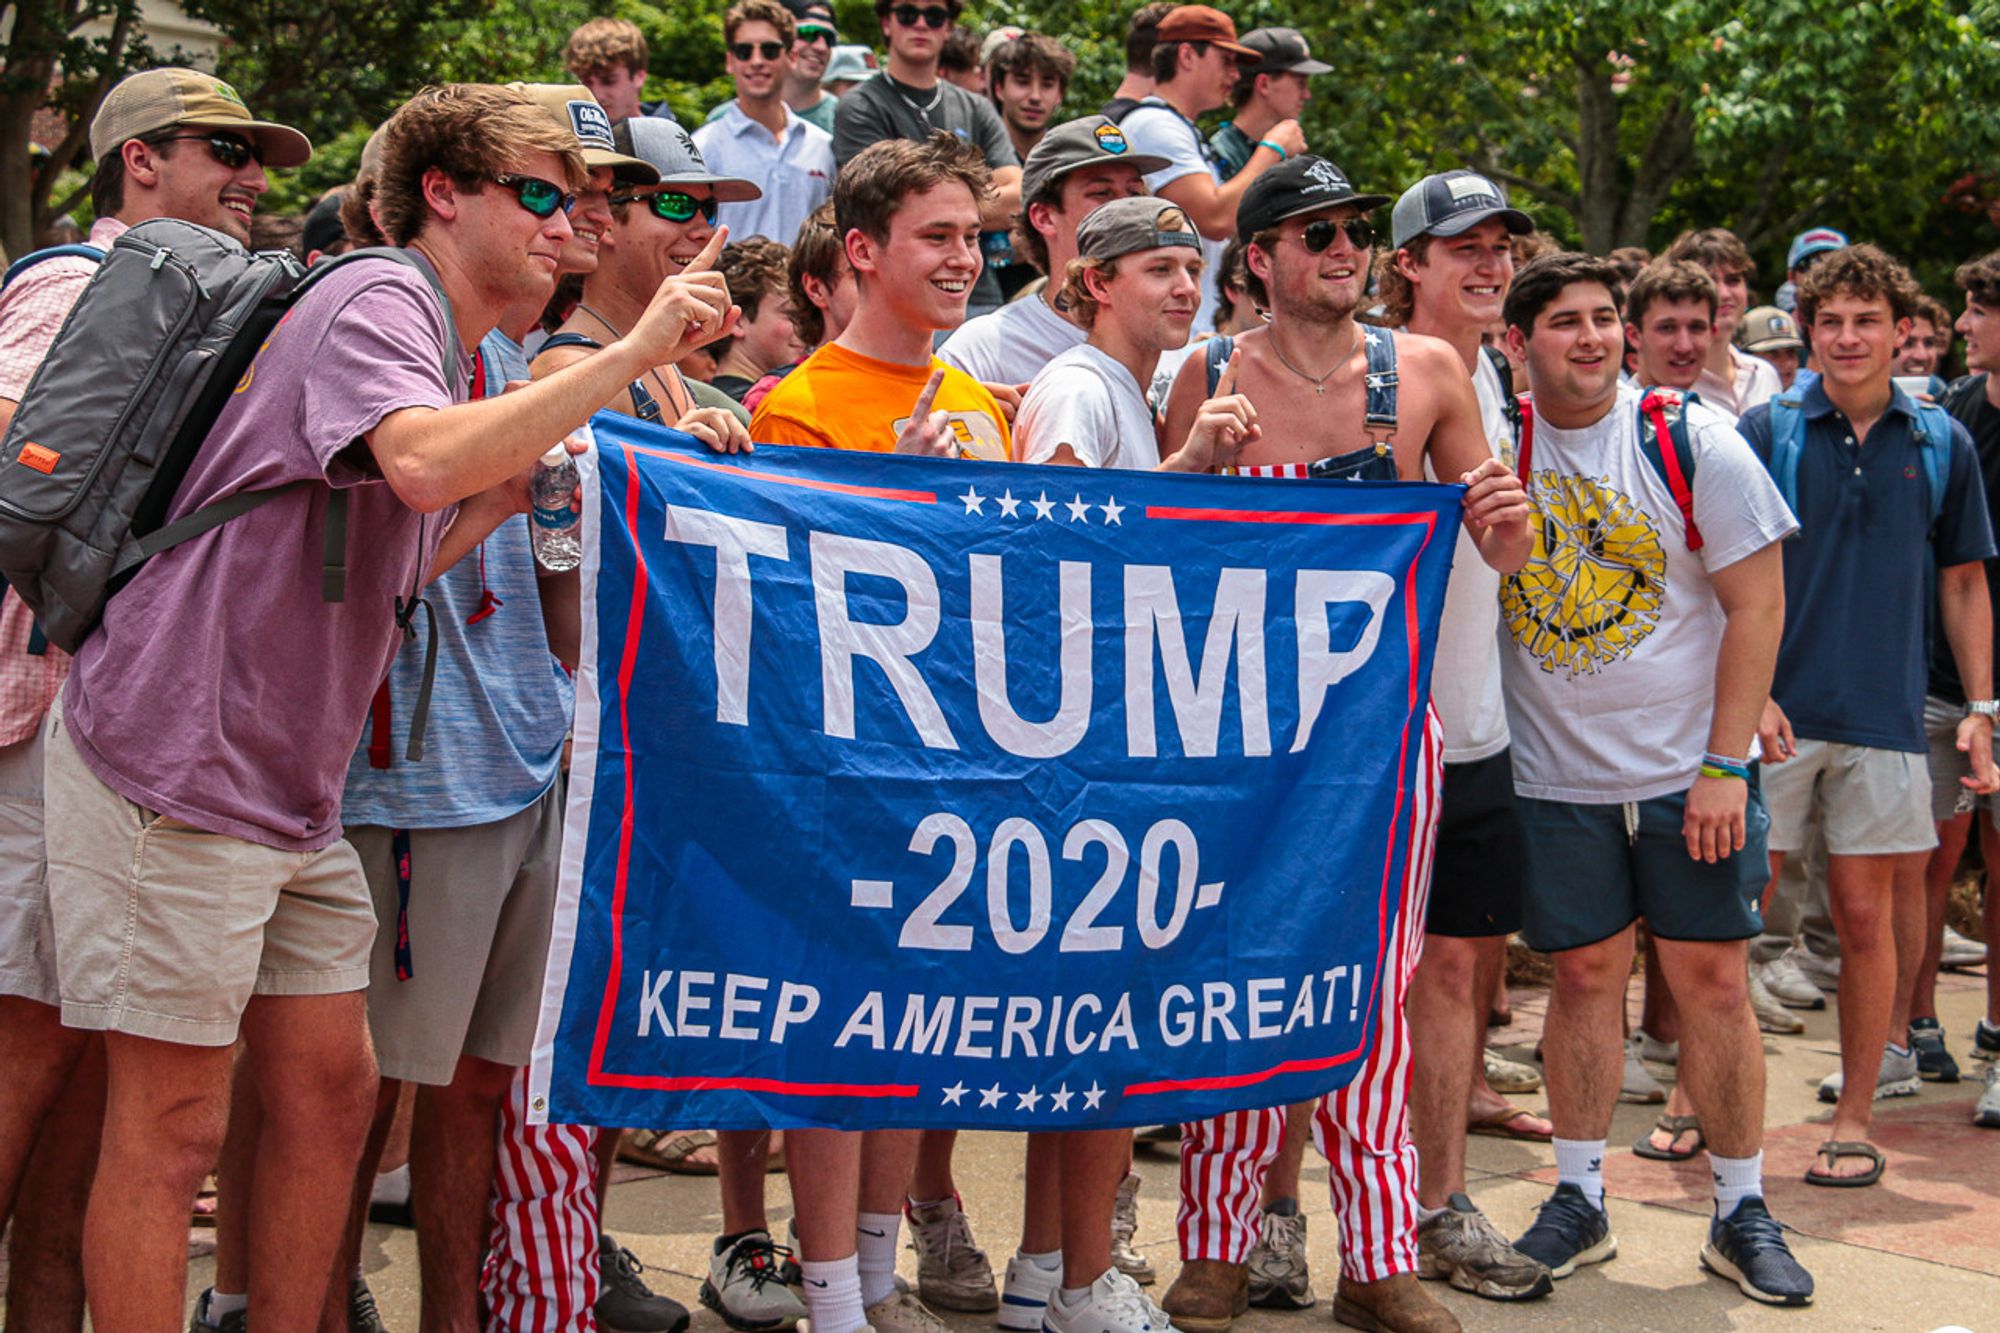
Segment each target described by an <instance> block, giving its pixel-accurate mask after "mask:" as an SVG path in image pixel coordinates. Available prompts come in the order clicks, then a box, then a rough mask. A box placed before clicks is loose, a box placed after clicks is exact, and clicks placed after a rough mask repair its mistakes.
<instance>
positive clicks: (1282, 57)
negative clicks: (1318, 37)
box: [1243, 28, 1333, 74]
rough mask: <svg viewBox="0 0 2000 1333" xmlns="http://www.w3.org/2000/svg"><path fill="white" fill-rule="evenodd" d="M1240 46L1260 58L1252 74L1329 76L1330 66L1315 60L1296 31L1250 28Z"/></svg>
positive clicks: (1331, 71)
mask: <svg viewBox="0 0 2000 1333" xmlns="http://www.w3.org/2000/svg"><path fill="white" fill-rule="evenodd" d="M1243 44H1244V45H1245V46H1248V47H1252V48H1254V49H1255V50H1256V51H1257V53H1258V54H1259V55H1261V56H1263V57H1264V58H1263V60H1262V61H1260V62H1259V63H1258V65H1257V68H1256V69H1255V70H1252V71H1250V72H1251V73H1255V74H1331V73H1333V66H1331V65H1329V64H1327V63H1325V62H1324V61H1319V60H1314V59H1313V56H1312V48H1311V47H1310V46H1307V45H1306V38H1305V34H1304V33H1302V32H1300V31H1299V30H1298V29H1297V28H1252V29H1251V30H1250V31H1248V32H1246V33H1244V34H1243Z"/></svg>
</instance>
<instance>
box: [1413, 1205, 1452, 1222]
mask: <svg viewBox="0 0 2000 1333" xmlns="http://www.w3.org/2000/svg"><path fill="white" fill-rule="evenodd" d="M1450 1211H1451V1209H1449V1208H1426V1207H1424V1206H1423V1205H1422V1204H1418V1205H1417V1221H1419V1222H1428V1221H1430V1220H1431V1219H1432V1218H1433V1217H1437V1216H1438V1215H1440V1214H1442V1213H1448V1212H1450Z"/></svg>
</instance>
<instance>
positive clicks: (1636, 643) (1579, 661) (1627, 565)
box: [1500, 386, 1798, 805]
mask: <svg viewBox="0 0 2000 1333" xmlns="http://www.w3.org/2000/svg"><path fill="white" fill-rule="evenodd" d="M1638 403H1639V391H1638V390H1637V389H1633V388H1629V387H1625V386H1620V388H1619V390H1618V398H1617V401H1616V402H1615V403H1614V404H1613V405H1612V408H1611V410H1610V411H1609V412H1608V413H1607V414H1606V415H1605V416H1604V417H1602V418H1600V419H1599V420H1598V421H1597V422H1596V423H1595V424H1594V425H1591V426H1587V427H1584V428H1583V429H1580V430H1558V429H1556V428H1555V427H1553V426H1550V425H1549V424H1548V423H1547V422H1545V421H1537V422H1535V425H1534V434H1533V438H1532V442H1531V445H1530V449H1529V457H1528V461H1529V464H1530V467H1531V469H1532V472H1533V475H1532V476H1531V477H1530V478H1529V481H1528V499H1529V503H1530V504H1531V505H1532V506H1533V513H1532V514H1531V515H1530V516H1529V530H1530V532H1532V533H1533V534H1534V543H1535V545H1534V552H1533V554H1532V555H1530V557H1529V559H1528V564H1527V566H1526V567H1525V568H1524V569H1522V570H1521V572H1520V573H1518V574H1512V575H1509V576H1508V577H1507V578H1505V579H1503V580H1502V581H1501V592H1500V614H1501V624H1502V632H1503V633H1504V634H1505V635H1506V638H1505V639H1504V640H1503V641H1502V645H1501V653H1500V656H1501V662H1502V664H1503V671H1502V679H1503V680H1504V682H1505V684H1506V694H1507V713H1508V718H1509V720H1510V721H1511V722H1512V723H1513V735H1514V788H1515V790H1516V791H1518V792H1519V793H1520V794H1521V795H1523V796H1529V797H1535V798H1537V799H1540V800H1546V801H1574V802H1577V803H1579V804H1584V805H1611V804H1618V803H1622V802H1625V801H1645V800H1651V799H1652V798H1654V797H1656V796H1665V795H1668V794H1670V793H1672V792H1677V791H1684V790H1686V788H1687V787H1688V785H1689V784H1690V783H1691V782H1692V781H1693V779H1694V774H1695V769H1696V768H1698V767H1699V766H1700V764H1701V756H1702V752H1703V751H1704V750H1706V749H1707V748H1708V728H1709V723H1710V722H1711V720H1712V719H1713V715H1714V711H1715V663H1716V655H1717V653H1718V651H1719V650H1720V648H1721V646H1722V629H1723V619H1724V618H1723V614H1722V605H1721V603H1720V602H1718V601H1717V600H1716V597H1715V591H1714V588H1713V587H1712V586H1711V585H1710V583H1709V572H1710V571H1711V570H1719V569H1726V568H1727V567H1728V566H1730V565H1732V564H1735V563H1736V562H1737V561H1739V560H1741V559H1743V558H1744V557H1746V556H1749V555H1753V554H1755V553H1756V552H1757V551H1760V550H1762V549H1763V548H1764V547H1766V546H1768V545H1770V544H1771V543H1772V542H1775V541H1781V540H1783V539H1784V538H1785V537H1786V536H1787V535H1788V534H1790V533H1792V532H1794V531H1796V530H1797V528H1798V521H1797V520H1796V519H1794V518H1793V517H1792V514H1791V511H1790V510H1789V509H1787V508H1786V507H1785V502H1784V500H1783V498H1781V497H1780V496H1779V494H1778V488H1777V486H1776V485H1775V484H1774V483H1773V482H1772V480H1771V475H1770V473H1768V472H1767V471H1765V470H1764V465H1763V464H1762V463H1760V462H1758V461H1757V456H1756V455H1755V454H1754V453H1752V452H1751V450H1750V446H1749V445H1748V444H1746V443H1745V442H1744V440H1743V437H1742V436H1740V435H1738V434H1737V433H1736V431H1735V429H1734V428H1732V427H1731V426H1730V425H1729V424H1728V423H1727V422H1726V421H1725V420H1724V419H1723V418H1722V417H1721V416H1719V415H1718V414H1716V413H1715V412H1714V411H1712V410H1710V409H1709V408H1708V407H1707V406H1706V405H1705V404H1702V403H1694V404H1691V405H1690V406H1689V408H1688V427H1689V429H1688V442H1689V444H1690V445H1691V447H1692V452H1693V454H1694V465H1695V476H1694V511H1695V524H1696V526H1697V527H1698V528H1700V530H1701V535H1702V538H1703V542H1704V544H1703V546H1702V548H1701V550H1699V551H1694V552H1691V551H1689V550H1688V549H1687V537H1686V529H1685V525H1684V524H1683V523H1682V521H1681V514H1680V509H1679V507H1678V506H1676V505H1675V504H1674V497H1673V492H1672V491H1671V490H1670V489H1668V486H1667V483H1666V480H1665V479H1664V478H1663V477H1661V475H1660V473H1659V470H1658V469H1657V468H1655V467H1654V466H1653V465H1652V464H1651V463H1650V462H1648V461H1647V460H1646V456H1645V454H1644V453H1643V452H1641V450H1640V447H1639V433H1638ZM1551 544H1552V545H1553V549H1550V548H1551Z"/></svg>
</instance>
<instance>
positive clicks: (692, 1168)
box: [618, 1129, 716, 1176]
mask: <svg viewBox="0 0 2000 1333" xmlns="http://www.w3.org/2000/svg"><path fill="white" fill-rule="evenodd" d="M714 1145H715V1135H713V1134H711V1133H710V1132H709V1131H707V1130H705V1129H690V1130H684V1131H680V1132H675V1131H673V1130H668V1129H638V1130H632V1131H630V1132H628V1133H627V1134H626V1135H625V1137H624V1139H623V1140H622V1141H620V1143H619V1145H618V1156H619V1159H620V1160H622V1161H627V1162H632V1163H634V1164H635V1165H638V1166H649V1167H651V1168H653V1169H654V1170H655V1171H665V1172H668V1173H669V1174H672V1175H677V1176H712V1175H714V1174H715V1171H716V1166H715V1163H714V1162H700V1161H696V1160H694V1155H695V1154H696V1153H698V1152H700V1151H701V1150H702V1149H703V1148H710V1147H713V1146H714Z"/></svg>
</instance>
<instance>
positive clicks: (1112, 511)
mask: <svg viewBox="0 0 2000 1333" xmlns="http://www.w3.org/2000/svg"><path fill="white" fill-rule="evenodd" d="M1097 507H1098V508H1099V509H1102V510H1103V511H1104V521H1105V522H1106V523H1118V516H1119V515H1120V514H1122V513H1124V512H1125V506H1124V505H1122V504H1119V503H1118V498H1117V497H1116V496H1113V497H1112V498H1111V499H1109V500H1106V501H1105V502H1104V503H1103V504H1101V505H1099V506H1097ZM1118 526H1119V527H1121V528H1122V527H1124V526H1125V525H1124V524H1123V523H1118Z"/></svg>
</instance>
